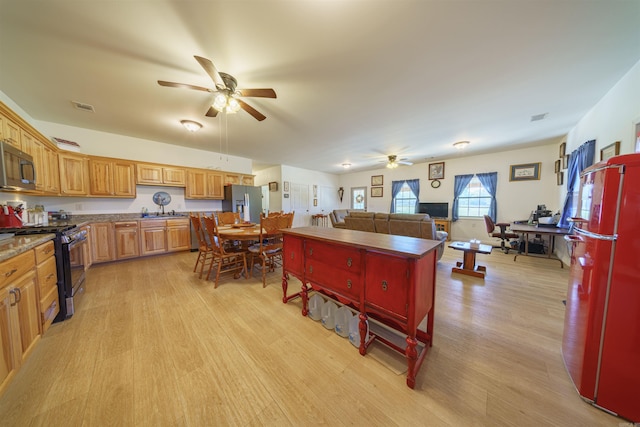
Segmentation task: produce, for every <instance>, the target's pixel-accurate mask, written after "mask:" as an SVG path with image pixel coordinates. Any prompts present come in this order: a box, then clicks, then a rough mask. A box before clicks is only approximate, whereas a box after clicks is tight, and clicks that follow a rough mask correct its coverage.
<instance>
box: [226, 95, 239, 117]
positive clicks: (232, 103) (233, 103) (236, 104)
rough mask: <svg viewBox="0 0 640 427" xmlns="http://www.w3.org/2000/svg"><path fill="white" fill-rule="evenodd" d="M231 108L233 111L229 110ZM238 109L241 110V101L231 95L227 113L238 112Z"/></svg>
mask: <svg viewBox="0 0 640 427" xmlns="http://www.w3.org/2000/svg"><path fill="white" fill-rule="evenodd" d="M229 110H231V111H229ZM238 111H240V103H239V102H238V100H237V99H235V98H234V97H232V96H230V97H229V101H228V102H227V113H229V112H231V113H237V112H238Z"/></svg>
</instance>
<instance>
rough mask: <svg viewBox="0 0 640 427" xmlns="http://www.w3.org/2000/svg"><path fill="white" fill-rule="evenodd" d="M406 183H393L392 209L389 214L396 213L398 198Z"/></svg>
mask: <svg viewBox="0 0 640 427" xmlns="http://www.w3.org/2000/svg"><path fill="white" fill-rule="evenodd" d="M403 185H404V181H391V209H390V210H389V212H391V213H394V212H395V211H396V196H397V195H398V193H399V192H400V190H401V189H402V186H403Z"/></svg>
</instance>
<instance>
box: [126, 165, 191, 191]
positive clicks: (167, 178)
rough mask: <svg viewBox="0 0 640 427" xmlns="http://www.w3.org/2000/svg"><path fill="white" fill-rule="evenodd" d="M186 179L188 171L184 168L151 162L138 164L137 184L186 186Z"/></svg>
mask: <svg viewBox="0 0 640 427" xmlns="http://www.w3.org/2000/svg"><path fill="white" fill-rule="evenodd" d="M186 180H187V179H186V171H185V169H184V168H178V167H172V166H165V165H155V164H150V163H137V164H136V183H137V184H141V185H163V186H170V187H185V186H186Z"/></svg>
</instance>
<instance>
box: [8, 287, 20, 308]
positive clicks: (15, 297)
mask: <svg viewBox="0 0 640 427" xmlns="http://www.w3.org/2000/svg"><path fill="white" fill-rule="evenodd" d="M16 291H17V289H11V290H10V291H9V295H13V301H12V302H10V303H9V305H10V306H11V307H13V306H14V305H16V304H17V303H18V295H17V294H16Z"/></svg>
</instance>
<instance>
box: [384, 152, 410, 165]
mask: <svg viewBox="0 0 640 427" xmlns="http://www.w3.org/2000/svg"><path fill="white" fill-rule="evenodd" d="M387 157H388V159H389V160H388V161H387V167H388V168H389V169H395V168H397V167H398V166H400V165H405V166H411V165H413V163H412V162H410V161H409V159H407V158H402V159H398V156H396V155H395V154H390V155H389V156H387Z"/></svg>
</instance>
